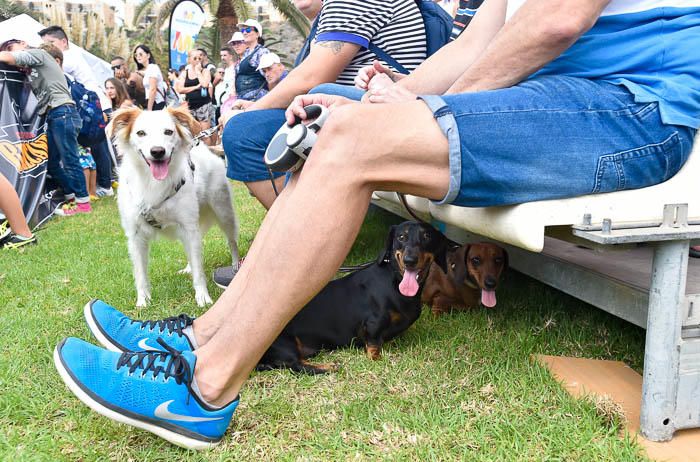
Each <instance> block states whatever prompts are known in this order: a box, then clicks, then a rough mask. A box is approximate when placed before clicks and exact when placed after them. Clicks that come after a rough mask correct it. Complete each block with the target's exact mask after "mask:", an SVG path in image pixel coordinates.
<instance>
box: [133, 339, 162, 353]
mask: <svg viewBox="0 0 700 462" xmlns="http://www.w3.org/2000/svg"><path fill="white" fill-rule="evenodd" d="M146 340H148V339H147V338H142V339H141V340H139V343H137V345H138V347H139V348H141V350H147V351H153V350H156V351H160V348H153V347H152V346H151V345H149V344H148V343H146Z"/></svg>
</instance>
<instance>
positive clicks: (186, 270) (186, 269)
mask: <svg viewBox="0 0 700 462" xmlns="http://www.w3.org/2000/svg"><path fill="white" fill-rule="evenodd" d="M177 274H192V267H191V266H190V264H189V263H188V264H187V266H185V267H184V268H182V269H181V270H180V271H178V272H177Z"/></svg>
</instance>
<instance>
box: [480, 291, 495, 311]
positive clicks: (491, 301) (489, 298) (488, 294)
mask: <svg viewBox="0 0 700 462" xmlns="http://www.w3.org/2000/svg"><path fill="white" fill-rule="evenodd" d="M481 304H482V305H484V306H487V307H489V308H493V307H494V306H496V291H495V290H486V289H482V291H481Z"/></svg>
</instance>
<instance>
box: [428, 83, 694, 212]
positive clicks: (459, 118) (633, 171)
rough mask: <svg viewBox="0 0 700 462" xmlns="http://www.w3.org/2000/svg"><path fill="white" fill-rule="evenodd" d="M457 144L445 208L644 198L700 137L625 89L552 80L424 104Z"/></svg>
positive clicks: (451, 143) (451, 156)
mask: <svg viewBox="0 0 700 462" xmlns="http://www.w3.org/2000/svg"><path fill="white" fill-rule="evenodd" d="M421 99H422V100H423V101H424V102H425V103H426V104H427V105H428V107H429V108H430V109H431V110H432V111H433V115H434V117H435V119H436V121H437V122H438V124H439V125H440V127H441V129H442V131H443V133H444V134H445V136H446V137H447V140H448V143H449V166H450V177H451V179H450V185H449V190H448V193H447V195H446V196H445V197H444V198H443V199H442V200H441V201H440V202H439V203H440V204H454V205H462V206H471V207H486V206H496V205H507V204H517V203H522V202H531V201H538V200H545V199H558V198H566V197H574V196H582V195H585V194H594V193H603V192H611V191H620V190H625V189H637V188H643V187H646V186H651V185H654V184H657V183H661V182H663V181H666V180H668V179H669V178H671V177H672V176H673V175H674V174H675V173H676V172H678V170H679V169H680V168H681V167H682V166H683V164H684V163H685V161H686V160H687V159H688V155H689V154H690V151H691V149H692V143H693V137H694V135H695V130H694V129H693V128H690V127H684V126H675V125H665V124H663V123H662V122H661V117H660V114H659V107H658V103H656V102H652V103H637V102H635V100H634V96H633V95H632V94H631V93H630V92H629V91H628V90H627V89H626V88H625V87H623V86H618V85H613V84H610V83H607V82H604V81H597V80H589V79H583V78H576V77H564V76H543V77H536V78H533V79H530V80H526V81H524V82H522V83H520V84H518V85H516V86H513V87H510V88H504V89H500V90H492V91H484V92H477V93H461V94H455V95H445V96H442V97H440V96H422V97H421Z"/></svg>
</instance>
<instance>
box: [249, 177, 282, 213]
mask: <svg viewBox="0 0 700 462" xmlns="http://www.w3.org/2000/svg"><path fill="white" fill-rule="evenodd" d="M245 185H246V186H248V189H249V190H250V192H251V193H253V195H254V196H255V198H256V199H257V200H259V201H260V203H261V204H262V205H263V207H265V208H266V209H268V210H270V207H272V203H273V202H275V199H277V196H276V195H275V190H274V189H272V183H270V180H263V181H251V182H248V183H246V184H245ZM275 187H276V188H277V192H281V191H282V188H284V177H283V176H281V177H279V178H276V179H275Z"/></svg>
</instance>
